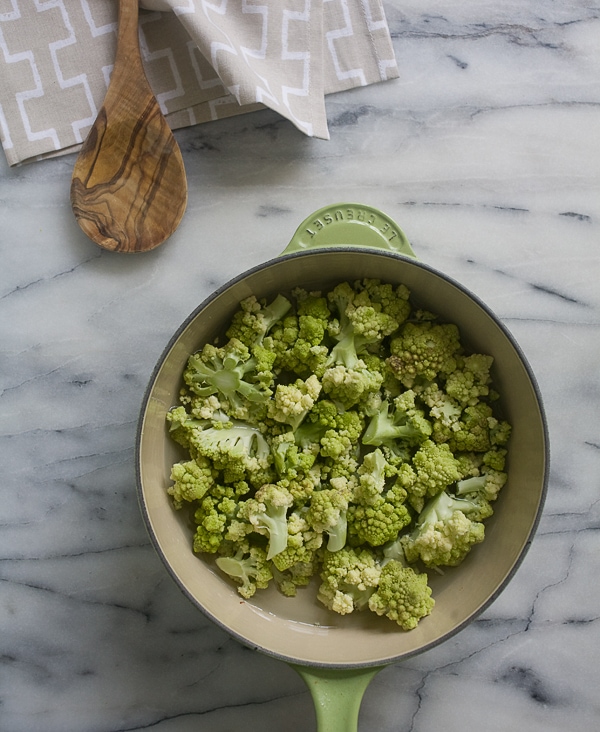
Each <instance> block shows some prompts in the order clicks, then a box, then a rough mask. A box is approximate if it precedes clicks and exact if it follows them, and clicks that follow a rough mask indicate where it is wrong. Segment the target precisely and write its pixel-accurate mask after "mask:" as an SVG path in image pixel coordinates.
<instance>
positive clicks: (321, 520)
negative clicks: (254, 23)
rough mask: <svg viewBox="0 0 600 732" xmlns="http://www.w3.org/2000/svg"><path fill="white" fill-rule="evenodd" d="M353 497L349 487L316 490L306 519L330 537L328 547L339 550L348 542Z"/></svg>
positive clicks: (315, 528)
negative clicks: (349, 503)
mask: <svg viewBox="0 0 600 732" xmlns="http://www.w3.org/2000/svg"><path fill="white" fill-rule="evenodd" d="M350 497H351V491H350V489H349V488H346V489H343V490H337V489H336V488H334V487H332V488H323V489H321V490H318V491H314V492H313V493H312V495H311V498H310V505H309V506H308V510H307V512H306V520H307V522H308V523H309V524H310V526H311V527H312V528H313V529H314V530H315V531H317V532H319V533H321V534H323V533H326V534H327V535H328V537H329V539H328V542H327V549H328V550H329V551H330V552H337V551H339V550H340V549H342V548H343V547H344V546H345V544H346V535H347V531H348V521H347V511H348V502H349V500H350Z"/></svg>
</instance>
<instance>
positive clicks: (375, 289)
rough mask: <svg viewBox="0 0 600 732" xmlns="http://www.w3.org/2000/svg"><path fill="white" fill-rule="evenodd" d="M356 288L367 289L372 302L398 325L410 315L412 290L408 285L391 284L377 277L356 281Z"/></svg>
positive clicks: (359, 289)
mask: <svg viewBox="0 0 600 732" xmlns="http://www.w3.org/2000/svg"><path fill="white" fill-rule="evenodd" d="M354 286H355V289H357V290H358V291H363V290H364V291H365V292H366V293H367V295H368V297H369V300H370V301H371V303H372V304H373V305H375V306H380V307H381V312H383V313H385V315H389V316H390V317H392V318H393V319H394V320H395V321H396V322H397V323H398V325H400V324H401V323H403V322H404V321H405V320H406V319H407V318H408V316H409V315H410V311H411V305H410V301H409V298H410V290H409V289H408V287H406V285H391V284H390V283H388V282H381V280H377V279H364V280H362V281H360V282H356V283H355V285H354Z"/></svg>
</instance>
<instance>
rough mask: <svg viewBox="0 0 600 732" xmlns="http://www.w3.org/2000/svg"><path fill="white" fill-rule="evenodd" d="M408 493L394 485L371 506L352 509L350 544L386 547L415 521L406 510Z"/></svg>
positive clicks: (348, 514)
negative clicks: (385, 545)
mask: <svg viewBox="0 0 600 732" xmlns="http://www.w3.org/2000/svg"><path fill="white" fill-rule="evenodd" d="M406 495H407V494H406V490H405V489H404V488H403V487H402V486H401V485H400V484H399V483H394V485H392V487H391V488H389V489H388V490H387V491H385V492H384V493H383V494H382V495H380V496H378V497H377V498H376V499H375V500H373V501H372V502H371V503H368V504H363V503H352V504H350V506H349V508H348V513H347V521H348V543H349V544H351V545H352V546H357V545H360V544H364V543H366V544H369V545H370V546H373V547H377V546H383V545H384V544H386V543H387V542H389V541H392V540H393V539H395V538H396V537H397V536H398V533H399V532H400V531H402V529H403V528H405V527H406V526H408V525H409V524H410V522H411V521H412V515H411V512H410V510H409V509H408V507H407V506H406Z"/></svg>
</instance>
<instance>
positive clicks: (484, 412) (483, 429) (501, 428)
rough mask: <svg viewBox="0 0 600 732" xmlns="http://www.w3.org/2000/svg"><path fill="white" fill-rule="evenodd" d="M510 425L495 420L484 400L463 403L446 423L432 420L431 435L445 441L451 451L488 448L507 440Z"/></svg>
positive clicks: (481, 450) (485, 449)
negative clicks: (464, 405) (472, 403)
mask: <svg viewBox="0 0 600 732" xmlns="http://www.w3.org/2000/svg"><path fill="white" fill-rule="evenodd" d="M510 432H511V427H510V425H509V423H508V422H506V421H504V420H498V419H497V418H496V417H495V416H494V413H493V410H492V407H491V406H490V405H489V404H487V403H486V402H478V403H477V404H474V405H470V406H468V407H465V409H464V410H463V411H462V413H461V415H460V417H459V418H458V419H457V420H455V421H454V422H453V423H452V424H451V425H450V426H446V425H444V424H441V423H440V422H438V421H434V424H433V434H432V439H434V440H435V441H436V442H440V443H441V442H445V443H447V444H448V446H449V447H450V449H451V450H452V452H488V451H489V450H491V449H492V448H493V447H494V446H502V445H505V444H506V443H507V442H508V439H509V437H510Z"/></svg>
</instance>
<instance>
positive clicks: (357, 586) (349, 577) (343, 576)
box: [317, 547, 381, 615]
mask: <svg viewBox="0 0 600 732" xmlns="http://www.w3.org/2000/svg"><path fill="white" fill-rule="evenodd" d="M380 576H381V567H380V566H379V564H378V563H377V561H376V560H375V557H374V556H373V554H372V553H371V552H369V551H367V550H365V549H352V548H351V547H344V548H343V549H341V550H340V551H337V552H330V551H327V550H326V551H325V552H324V558H323V563H322V567H321V580H322V582H321V585H320V587H319V590H318V594H317V597H318V599H319V600H320V601H321V602H322V603H323V605H325V607H327V608H329V609H330V610H333V611H334V612H336V613H339V614H340V615H347V614H348V613H351V612H352V611H353V610H362V609H364V608H366V607H367V605H368V602H369V598H370V597H371V595H372V594H373V592H374V591H375V588H376V587H377V585H378V584H379V577H380Z"/></svg>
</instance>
